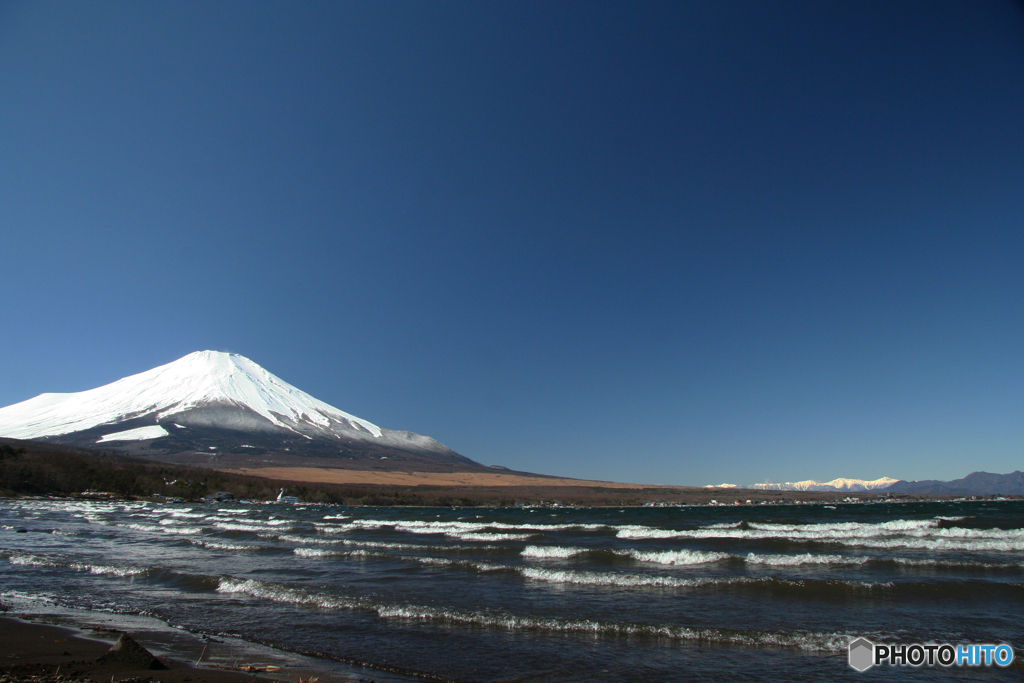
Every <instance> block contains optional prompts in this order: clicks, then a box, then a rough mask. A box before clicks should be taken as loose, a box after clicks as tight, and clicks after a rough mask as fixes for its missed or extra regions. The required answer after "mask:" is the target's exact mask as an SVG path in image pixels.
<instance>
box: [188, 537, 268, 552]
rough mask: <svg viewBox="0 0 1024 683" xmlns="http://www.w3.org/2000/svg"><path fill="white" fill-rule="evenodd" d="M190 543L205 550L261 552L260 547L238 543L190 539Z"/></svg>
mask: <svg viewBox="0 0 1024 683" xmlns="http://www.w3.org/2000/svg"><path fill="white" fill-rule="evenodd" d="M188 542H189V543H191V544H193V545H200V546H202V547H204V548H209V549H210V550H238V551H247V550H260V547H259V546H256V545H239V544H236V543H220V542H217V541H202V540H198V539H189V541H188Z"/></svg>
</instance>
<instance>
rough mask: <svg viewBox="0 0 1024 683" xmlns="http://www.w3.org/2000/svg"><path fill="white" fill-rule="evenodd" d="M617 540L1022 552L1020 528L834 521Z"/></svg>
mask: <svg viewBox="0 0 1024 683" xmlns="http://www.w3.org/2000/svg"><path fill="white" fill-rule="evenodd" d="M616 536H618V537H619V538H636V539H646V538H698V539H709V538H731V539H749V540H760V539H780V540H790V541H817V542H822V543H837V544H841V545H848V546H860V547H868V548H898V547H906V548H921V549H928V550H1000V551H1011V552H1012V551H1020V550H1024V529H964V528H958V527H955V528H951V529H949V528H939V526H938V520H936V519H924V520H904V519H900V520H893V521H890V522H880V523H876V524H864V523H859V522H838V523H829V524H771V523H750V524H746V525H743V524H738V525H711V526H706V527H700V528H697V529H660V528H657V527H649V526H642V525H623V526H620V527H619V528H618V531H617V532H616Z"/></svg>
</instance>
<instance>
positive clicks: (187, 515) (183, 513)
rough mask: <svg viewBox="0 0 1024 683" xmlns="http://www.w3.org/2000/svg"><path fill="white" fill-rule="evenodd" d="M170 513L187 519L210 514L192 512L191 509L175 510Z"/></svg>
mask: <svg viewBox="0 0 1024 683" xmlns="http://www.w3.org/2000/svg"><path fill="white" fill-rule="evenodd" d="M170 514H171V517H181V518H185V519H204V518H205V517H207V516H208V515H207V514H206V513H204V512H191V511H189V510H174V511H173V512H171V513H170Z"/></svg>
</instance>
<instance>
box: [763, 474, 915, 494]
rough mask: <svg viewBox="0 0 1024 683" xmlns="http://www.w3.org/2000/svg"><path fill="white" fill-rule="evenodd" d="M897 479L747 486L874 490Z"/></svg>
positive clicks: (788, 489) (779, 488) (797, 489)
mask: <svg viewBox="0 0 1024 683" xmlns="http://www.w3.org/2000/svg"><path fill="white" fill-rule="evenodd" d="M896 481H897V480H896V479H892V478H890V477H882V478H881V479H872V480H870V481H867V480H864V479H844V478H839V479H833V480H832V481H825V482H818V481H814V480H812V479H807V480H805V481H797V482H791V481H787V482H786V483H784V484H769V483H765V484H753V485H751V486H748V487H747V488H751V489H760V490H762V491H873V490H875V489H884V488H886V487H887V486H891V485H893V484H895V483H896Z"/></svg>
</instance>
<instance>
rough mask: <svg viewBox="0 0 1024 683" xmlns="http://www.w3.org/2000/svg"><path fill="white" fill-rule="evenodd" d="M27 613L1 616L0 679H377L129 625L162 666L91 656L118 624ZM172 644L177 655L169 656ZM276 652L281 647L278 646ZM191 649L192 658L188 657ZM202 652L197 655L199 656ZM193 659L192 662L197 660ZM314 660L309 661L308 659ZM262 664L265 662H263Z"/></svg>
mask: <svg viewBox="0 0 1024 683" xmlns="http://www.w3.org/2000/svg"><path fill="white" fill-rule="evenodd" d="M37 619H38V617H34V616H32V615H24V614H23V615H19V616H18V617H9V616H4V617H0V681H26V682H27V681H32V683H71V682H73V681H92V682H93V683H123V682H130V683H141V682H142V681H153V682H154V683H155V682H159V683H253V682H254V681H264V682H265V681H281V682H282V683H300V682H301V683H309V682H310V681H313V682H314V683H315V682H319V683H341V682H342V681H373V680H375V679H377V680H379V678H378V677H377V676H375V674H376V672H372V671H366V673H365V674H363V673H359V672H355V673H340V672H338V671H330V670H328V667H329V665H330V663H328V662H325V663H324V664H325V668H324V670H316V669H315V668H310V667H309V666H308V665H307V666H301V665H299V666H297V665H296V662H295V661H294V659H290V661H289V660H276V661H275V660H270V661H268V657H267V656H263V657H260V656H259V655H258V654H254V653H251V652H250V653H248V655H247V653H245V652H244V651H242V652H240V651H239V650H238V648H237V647H233V645H232V644H231V643H228V642H225V641H223V640H218V639H209V640H206V641H204V640H203V639H201V638H200V637H198V636H195V635H192V634H187V633H184V632H182V633H178V634H170V635H168V634H166V633H165V634H158V633H156V632H146V631H141V632H140V631H138V630H134V631H133V630H130V629H129V630H128V631H127V632H128V633H129V635H130V636H131V637H132V638H134V639H135V640H136V641H137V642H138V643H139V644H140V645H142V646H143V647H145V648H146V649H147V650H149V651H150V652H152V653H153V654H154V655H156V656H157V658H158V659H159V660H160V661H161V662H162V663H163V664H164V665H166V666H167V668H166V669H146V668H143V667H141V666H133V665H129V664H124V663H116V662H113V663H112V662H104V663H100V662H97V661H96V660H97V659H98V658H100V657H102V656H103V655H104V654H105V653H106V652H107V651H108V650H109V649H110V646H111V645H113V643H114V642H115V641H116V640H117V639H118V637H120V635H121V633H122V632H121V631H119V630H117V629H112V628H109V627H104V626H94V627H92V628H89V627H88V626H86V627H83V628H71V627H68V626H61V625H55V624H51V623H43V622H42V621H37ZM168 651H171V652H174V653H176V654H178V655H187V659H186V658H185V657H184V656H179V657H171V656H167V655H166V654H165V653H166V652H168ZM282 654H283V653H282ZM192 657H195V659H192ZM200 660H201V661H200ZM197 661H198V662H199V665H198V666H196V662H197ZM314 666H315V664H314ZM268 667H269V670H268Z"/></svg>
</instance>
